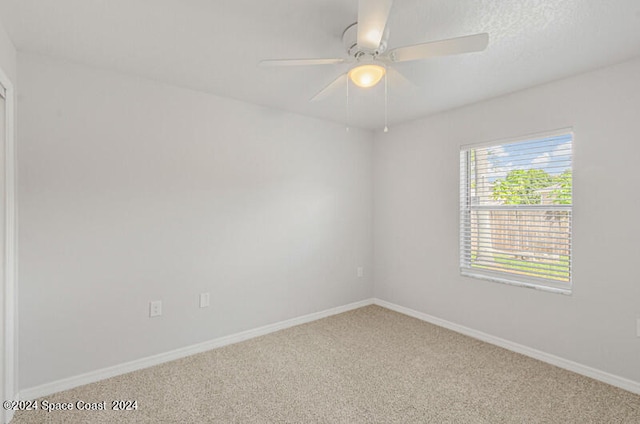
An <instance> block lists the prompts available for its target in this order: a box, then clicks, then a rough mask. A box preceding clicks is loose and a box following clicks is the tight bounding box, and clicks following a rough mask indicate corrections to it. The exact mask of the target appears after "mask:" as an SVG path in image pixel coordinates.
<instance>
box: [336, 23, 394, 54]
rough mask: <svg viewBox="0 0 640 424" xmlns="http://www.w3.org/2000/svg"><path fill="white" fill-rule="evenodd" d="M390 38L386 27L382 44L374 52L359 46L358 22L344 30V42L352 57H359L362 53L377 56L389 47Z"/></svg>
mask: <svg viewBox="0 0 640 424" xmlns="http://www.w3.org/2000/svg"><path fill="white" fill-rule="evenodd" d="M388 39H389V29H388V28H385V30H384V33H383V34H382V40H380V46H378V49H377V50H376V51H374V52H372V51H368V50H363V49H361V48H360V47H359V46H358V23H357V22H354V23H352V24H351V25H349V26H348V27H347V28H345V30H344V31H343V32H342V44H343V45H344V48H345V50H346V51H347V54H348V55H349V56H350V57H354V58H356V59H357V58H359V57H361V56H362V55H365V54H366V55H371V56H377V55H379V54H381V53H384V51H385V50H386V49H387V40H388Z"/></svg>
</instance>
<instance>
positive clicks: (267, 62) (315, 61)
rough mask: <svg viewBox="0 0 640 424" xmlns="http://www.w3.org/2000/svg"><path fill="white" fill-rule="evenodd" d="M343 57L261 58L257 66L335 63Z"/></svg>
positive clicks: (341, 60) (342, 60)
mask: <svg viewBox="0 0 640 424" xmlns="http://www.w3.org/2000/svg"><path fill="white" fill-rule="evenodd" d="M343 62H344V59H269V60H261V61H260V63H259V66H261V67H264V68H270V67H275V66H309V65H337V64H339V63H343Z"/></svg>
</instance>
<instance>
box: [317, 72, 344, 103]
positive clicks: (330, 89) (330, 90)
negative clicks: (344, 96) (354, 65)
mask: <svg viewBox="0 0 640 424" xmlns="http://www.w3.org/2000/svg"><path fill="white" fill-rule="evenodd" d="M346 79H347V74H342V75H340V76H339V77H338V78H336V79H335V80H333V82H332V83H331V84H329V85H327V86H326V87H325V88H323V89H322V90H320V91H319V92H318V94H316V95H315V96H313V97H312V98H311V99H309V101H310V102H317V101H318V100H322V99H325V98H326V97H327V96H328V95H329V94H331V93H333V92H334V91H335V90H336V89H337V88H338V86H340V85H342V83H343V82H345V81H346Z"/></svg>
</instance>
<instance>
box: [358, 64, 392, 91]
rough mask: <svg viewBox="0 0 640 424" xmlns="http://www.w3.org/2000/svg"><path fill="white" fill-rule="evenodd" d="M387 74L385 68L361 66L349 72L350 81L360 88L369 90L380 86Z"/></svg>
mask: <svg viewBox="0 0 640 424" xmlns="http://www.w3.org/2000/svg"><path fill="white" fill-rule="evenodd" d="M386 73H387V70H386V69H385V68H384V66H380V65H359V66H356V67H355V68H353V69H351V70H350V71H349V79H350V80H351V81H352V82H353V83H354V84H355V85H357V86H358V87H362V88H369V87H373V86H374V85H376V84H378V83H379V82H380V80H381V79H382V77H384V75H385V74H386Z"/></svg>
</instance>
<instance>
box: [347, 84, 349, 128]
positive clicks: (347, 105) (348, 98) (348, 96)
mask: <svg viewBox="0 0 640 424" xmlns="http://www.w3.org/2000/svg"><path fill="white" fill-rule="evenodd" d="M347 132H349V78H347Z"/></svg>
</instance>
